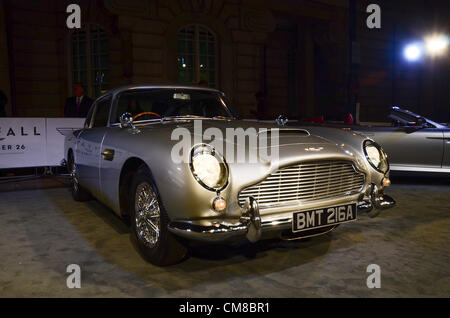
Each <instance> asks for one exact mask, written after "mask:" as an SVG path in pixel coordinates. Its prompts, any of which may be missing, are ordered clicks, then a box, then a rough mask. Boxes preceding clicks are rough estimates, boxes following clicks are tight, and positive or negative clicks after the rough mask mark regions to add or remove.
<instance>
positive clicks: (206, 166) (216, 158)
mask: <svg viewBox="0 0 450 318" xmlns="http://www.w3.org/2000/svg"><path fill="white" fill-rule="evenodd" d="M190 167H191V172H192V175H193V176H194V178H195V179H196V180H197V182H198V183H200V184H201V185H202V186H203V187H205V188H206V189H208V190H211V191H220V190H222V189H223V188H225V187H226V185H227V184H228V166H227V164H226V162H225V159H224V158H223V157H222V156H221V155H220V154H218V153H217V152H216V151H215V149H214V148H213V147H211V146H210V145H207V144H201V145H197V146H195V147H194V148H192V151H191V162H190Z"/></svg>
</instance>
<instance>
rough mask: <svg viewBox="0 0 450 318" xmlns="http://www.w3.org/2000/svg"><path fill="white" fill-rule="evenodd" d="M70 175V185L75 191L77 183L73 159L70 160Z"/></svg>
mask: <svg viewBox="0 0 450 318" xmlns="http://www.w3.org/2000/svg"><path fill="white" fill-rule="evenodd" d="M70 177H71V179H72V187H73V189H74V190H75V191H78V187H79V183H78V176H77V166H76V165H75V162H74V160H71V162H70Z"/></svg>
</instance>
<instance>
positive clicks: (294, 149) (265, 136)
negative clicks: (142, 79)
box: [144, 119, 358, 166]
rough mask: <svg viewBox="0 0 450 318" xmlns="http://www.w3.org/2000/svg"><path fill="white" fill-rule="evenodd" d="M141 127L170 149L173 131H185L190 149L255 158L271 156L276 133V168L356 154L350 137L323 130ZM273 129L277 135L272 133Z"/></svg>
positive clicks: (228, 124) (221, 124)
mask: <svg viewBox="0 0 450 318" xmlns="http://www.w3.org/2000/svg"><path fill="white" fill-rule="evenodd" d="M144 127H145V128H149V129H150V130H153V129H154V128H158V129H156V130H154V131H158V133H159V134H161V133H162V134H164V135H165V137H166V138H170V140H171V142H172V145H173V144H176V143H177V142H178V141H179V140H180V139H179V137H180V135H179V134H178V133H174V132H176V129H179V130H178V132H180V134H181V132H183V131H184V132H185V134H188V135H189V136H190V137H191V139H192V140H191V145H192V146H193V145H195V144H198V143H209V144H212V145H213V146H215V147H216V146H217V145H219V146H218V147H216V149H217V150H218V151H219V152H225V151H226V149H227V146H228V147H229V146H233V147H234V148H235V149H236V150H237V149H243V148H244V149H246V150H249V149H255V148H256V149H257V153H258V154H259V153H260V152H261V151H263V150H265V151H267V152H270V150H271V149H272V148H273V147H276V144H273V143H272V138H274V137H275V136H276V133H278V137H279V138H278V145H279V147H278V151H279V155H278V158H277V159H276V160H274V161H273V160H270V161H271V162H270V164H273V165H276V166H285V165H288V164H290V163H293V162H298V161H299V159H300V158H301V160H302V161H306V160H310V159H311V160H318V159H324V158H327V159H328V158H332V157H340V158H347V159H351V158H354V157H355V156H356V153H357V152H358V151H357V149H355V148H354V147H352V143H351V142H348V141H349V140H351V139H352V136H351V134H348V133H347V132H344V133H343V132H340V131H337V130H331V131H330V130H329V129H323V134H321V131H319V130H317V129H309V128H311V127H280V126H278V125H276V124H271V123H263V122H258V121H249V120H195V119H187V120H186V119H182V120H175V121H168V122H164V123H162V124H157V125H146V126H144ZM273 129H276V130H277V131H276V132H274V130H273ZM233 131H234V132H235V133H236V132H239V131H240V132H241V133H242V134H245V135H246V137H245V138H237V137H236V136H235V135H233V134H232V132H233ZM206 135H210V137H209V138H208V137H206ZM218 135H219V136H218ZM250 136H253V137H258V139H257V140H258V143H257V145H252V144H250V143H249V139H250V138H249V137H250ZM353 138H354V137H353ZM166 140H167V139H166ZM357 144H358V143H357ZM220 145H222V146H220ZM258 159H260V160H259V161H260V162H264V159H262V158H259V157H258ZM230 163H232V160H231V162H230Z"/></svg>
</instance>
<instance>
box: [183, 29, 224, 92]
mask: <svg viewBox="0 0 450 318" xmlns="http://www.w3.org/2000/svg"><path fill="white" fill-rule="evenodd" d="M216 52H217V42H216V36H215V35H214V33H213V32H212V31H211V30H209V29H208V28H207V27H205V26H203V25H199V24H191V25H187V26H185V27H183V28H182V29H181V30H180V31H179V32H178V57H177V68H178V81H179V82H180V83H186V84H198V83H199V82H206V83H208V86H209V87H216V84H217V59H216Z"/></svg>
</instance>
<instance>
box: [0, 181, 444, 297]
mask: <svg viewBox="0 0 450 318" xmlns="http://www.w3.org/2000/svg"><path fill="white" fill-rule="evenodd" d="M394 181H395V182H396V183H395V184H394V185H393V186H392V188H391V189H390V194H392V196H393V197H395V198H396V199H397V201H398V206H397V207H396V208H395V209H393V210H390V211H388V212H387V213H385V214H383V215H381V216H379V217H378V218H376V219H369V218H367V217H361V218H360V220H359V222H356V223H351V224H346V225H343V226H341V227H339V228H338V229H337V230H336V231H334V232H333V233H331V234H327V235H325V236H321V237H317V238H315V239H312V240H310V241H307V242H280V241H268V242H261V243H259V244H257V245H256V246H250V245H245V246H241V247H239V248H229V247H210V248H196V249H194V250H193V251H192V254H193V256H192V257H190V258H189V259H188V260H187V261H185V262H183V263H181V264H179V265H176V266H172V267H166V268H158V267H155V266H152V265H150V264H147V263H145V262H144V261H143V260H142V259H141V258H140V256H139V255H138V253H137V252H136V250H135V248H134V246H133V244H132V242H131V240H130V232H129V230H128V228H127V227H126V226H125V225H124V224H123V223H122V222H121V221H120V220H119V219H118V218H116V217H115V216H114V215H113V214H112V212H111V211H109V210H108V209H107V208H105V207H104V206H102V205H101V204H99V203H98V202H96V201H92V202H88V203H76V202H74V201H72V199H71V196H70V193H69V190H68V189H67V188H63V187H57V188H52V189H41V190H24V191H17V190H15V191H9V192H5V191H3V192H0V296H1V297H29V296H31V297H42V296H50V297H60V296H64V297H66V296H67V297H79V296H87V297H123V296H125V297H136V296H138V297H141V296H144V297H164V296H175V297H178V296H181V297H185V296H188V297H201V296H204V297H239V296H242V297H247V296H250V297H355V296H356V297H358V296H362V297H419V296H425V297H430V296H437V297H450V244H449V239H450V179H449V178H447V179H442V178H441V179H422V178H407V179H406V178H399V179H394ZM0 190H1V188H0ZM73 263H75V264H79V265H80V266H81V270H82V288H81V289H77V290H75V289H68V288H67V287H66V277H67V275H68V274H66V266H67V265H69V264H73ZM369 264H378V265H379V266H380V267H381V289H372V290H370V289H368V288H367V287H366V278H367V276H368V275H369V274H368V273H366V268H367V266H368V265H369Z"/></svg>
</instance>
